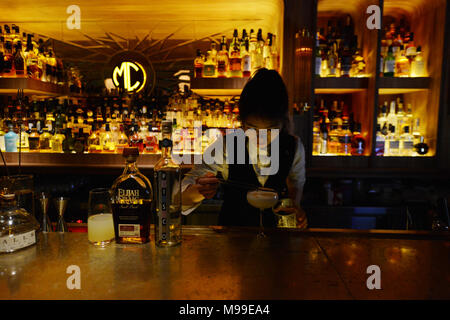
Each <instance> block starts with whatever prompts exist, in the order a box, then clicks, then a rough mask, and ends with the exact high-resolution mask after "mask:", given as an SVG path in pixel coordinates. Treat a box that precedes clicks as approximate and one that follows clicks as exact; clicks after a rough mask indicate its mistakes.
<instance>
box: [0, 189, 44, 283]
mask: <svg viewBox="0 0 450 320" xmlns="http://www.w3.org/2000/svg"><path fill="white" fill-rule="evenodd" d="M27 198H28V197H27ZM32 201H33V200H32ZM0 223H1V224H0V225H1V228H0V239H2V244H1V245H0V254H2V253H5V252H14V251H17V250H19V249H22V248H25V247H28V246H31V245H34V244H35V243H36V242H37V240H38V235H37V232H38V230H39V223H38V222H37V221H36V219H35V218H34V216H33V214H30V213H29V212H27V211H26V210H25V209H22V208H19V205H18V203H17V201H16V195H15V194H14V192H10V190H9V189H8V188H4V189H2V192H1V193H0ZM5 259H6V260H8V258H6V257H5ZM8 261H9V260H8ZM3 268H5V267H3ZM13 270H14V269H13ZM12 274H15V272H12Z"/></svg>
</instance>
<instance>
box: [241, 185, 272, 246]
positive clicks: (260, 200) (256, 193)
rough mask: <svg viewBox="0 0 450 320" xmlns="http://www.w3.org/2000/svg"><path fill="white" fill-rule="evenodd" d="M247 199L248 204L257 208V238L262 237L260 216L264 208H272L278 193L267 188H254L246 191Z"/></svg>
mask: <svg viewBox="0 0 450 320" xmlns="http://www.w3.org/2000/svg"><path fill="white" fill-rule="evenodd" d="M247 201H248V203H249V204H250V205H252V206H253V207H255V208H258V209H259V233H258V237H259V238H264V237H265V236H266V235H265V234H264V226H263V223H262V217H263V212H264V209H268V208H272V207H273V206H274V205H275V204H276V203H277V201H278V193H277V192H276V191H275V190H271V189H268V188H264V189H256V190H252V191H249V192H247Z"/></svg>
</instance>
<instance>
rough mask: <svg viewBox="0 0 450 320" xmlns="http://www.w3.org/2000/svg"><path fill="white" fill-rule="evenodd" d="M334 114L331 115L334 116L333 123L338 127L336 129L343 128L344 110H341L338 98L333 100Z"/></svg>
mask: <svg viewBox="0 0 450 320" xmlns="http://www.w3.org/2000/svg"><path fill="white" fill-rule="evenodd" d="M331 111H332V113H331V114H332V115H330V117H331V118H332V120H331V125H334V126H335V127H336V129H341V128H342V118H341V114H342V112H341V111H342V110H340V109H339V108H338V102H337V101H336V100H334V101H333V106H332V109H331Z"/></svg>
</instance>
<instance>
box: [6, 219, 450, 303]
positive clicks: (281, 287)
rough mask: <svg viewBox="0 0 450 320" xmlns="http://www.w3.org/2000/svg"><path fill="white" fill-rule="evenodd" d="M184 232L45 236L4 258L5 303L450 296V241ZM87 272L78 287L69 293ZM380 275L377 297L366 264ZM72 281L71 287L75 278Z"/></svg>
mask: <svg viewBox="0 0 450 320" xmlns="http://www.w3.org/2000/svg"><path fill="white" fill-rule="evenodd" d="M266 233H267V234H268V237H267V238H264V239H259V238H257V237H256V234H257V228H225V227H194V226H185V227H184V228H183V243H182V244H181V246H178V247H173V248H157V247H155V244H154V242H153V241H152V242H150V243H147V244H145V245H120V244H116V243H113V244H111V245H110V246H109V247H106V248H96V247H94V246H92V245H90V244H89V243H88V240H87V233H48V234H42V233H40V234H39V242H38V243H37V244H36V245H34V246H32V247H29V248H26V249H23V250H21V251H18V252H15V253H11V254H2V255H0V299H33V300H34V299H70V300H71V299H181V300H185V299H213V300H216V299H227V300H228V299H450V236H449V234H448V233H427V232H414V231H379V230H374V231H355V230H339V229H334V230H333V229H309V230H306V231H301V230H280V229H278V230H277V229H275V230H267V232H266ZM71 265H76V266H78V267H79V268H80V276H81V277H80V281H81V282H80V284H81V288H80V289H68V287H67V281H68V278H69V277H71V273H67V272H66V271H67V268H68V267H69V266H71ZM370 265H377V266H379V267H380V270H381V289H379V290H377V289H373V290H369V289H368V288H367V285H366V281H367V279H368V278H369V277H370V275H371V274H367V267H368V266H370ZM69 282H70V281H69Z"/></svg>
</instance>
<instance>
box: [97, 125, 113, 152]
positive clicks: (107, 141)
mask: <svg viewBox="0 0 450 320" xmlns="http://www.w3.org/2000/svg"><path fill="white" fill-rule="evenodd" d="M100 144H101V145H102V150H103V152H114V151H115V149H116V146H115V144H114V139H113V137H112V134H111V129H110V127H109V123H106V125H105V132H104V133H103V134H102V135H101V136H100Z"/></svg>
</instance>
